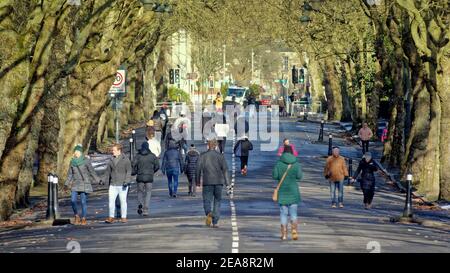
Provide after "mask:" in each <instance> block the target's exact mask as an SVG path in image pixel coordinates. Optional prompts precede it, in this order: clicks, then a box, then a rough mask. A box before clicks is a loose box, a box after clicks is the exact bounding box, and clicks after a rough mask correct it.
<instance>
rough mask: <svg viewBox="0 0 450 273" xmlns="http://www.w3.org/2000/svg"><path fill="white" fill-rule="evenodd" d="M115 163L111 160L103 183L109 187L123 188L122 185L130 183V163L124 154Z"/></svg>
mask: <svg viewBox="0 0 450 273" xmlns="http://www.w3.org/2000/svg"><path fill="white" fill-rule="evenodd" d="M118 159H119V160H118V162H117V163H115V162H114V159H111V160H110V161H109V163H108V165H107V167H106V171H105V181H108V182H109V185H110V186H123V184H124V183H130V182H131V172H132V168H131V162H130V160H129V159H128V157H126V156H125V155H124V154H121V155H120V156H119V158H118Z"/></svg>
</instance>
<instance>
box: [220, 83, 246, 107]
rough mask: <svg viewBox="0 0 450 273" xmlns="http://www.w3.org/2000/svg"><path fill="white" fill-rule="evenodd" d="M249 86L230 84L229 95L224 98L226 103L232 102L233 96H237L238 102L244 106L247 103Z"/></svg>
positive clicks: (236, 100)
mask: <svg viewBox="0 0 450 273" xmlns="http://www.w3.org/2000/svg"><path fill="white" fill-rule="evenodd" d="M248 92H249V90H248V88H246V87H240V86H230V87H228V91H227V96H226V97H225V100H224V105H226V104H231V103H232V102H233V97H234V98H235V102H236V103H237V104H240V105H242V106H244V107H245V106H246V105H247V95H248Z"/></svg>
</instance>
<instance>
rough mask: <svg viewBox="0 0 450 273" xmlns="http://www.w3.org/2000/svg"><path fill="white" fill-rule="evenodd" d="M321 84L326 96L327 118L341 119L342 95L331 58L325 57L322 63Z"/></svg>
mask: <svg viewBox="0 0 450 273" xmlns="http://www.w3.org/2000/svg"><path fill="white" fill-rule="evenodd" d="M322 73H323V85H324V86H325V94H326V96H327V106H328V120H336V121H339V120H341V117H342V95H341V93H340V88H339V79H338V77H337V73H336V69H335V66H334V62H333V59H332V58H326V59H325V61H324V63H323V65H322Z"/></svg>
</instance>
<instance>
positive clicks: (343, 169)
mask: <svg viewBox="0 0 450 273" xmlns="http://www.w3.org/2000/svg"><path fill="white" fill-rule="evenodd" d="M323 174H324V176H329V178H328V180H329V181H330V182H337V181H343V180H344V178H345V177H346V176H348V168H347V164H346V163H345V159H344V158H343V157H342V156H339V157H334V156H333V155H331V156H329V157H328V158H327V162H326V164H325V169H324V170H323Z"/></svg>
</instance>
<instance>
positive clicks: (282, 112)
mask: <svg viewBox="0 0 450 273" xmlns="http://www.w3.org/2000/svg"><path fill="white" fill-rule="evenodd" d="M278 107H279V108H280V110H279V111H280V116H282V117H284V116H285V113H286V112H285V107H286V104H285V103H284V98H283V97H280V98H279V99H278Z"/></svg>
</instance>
